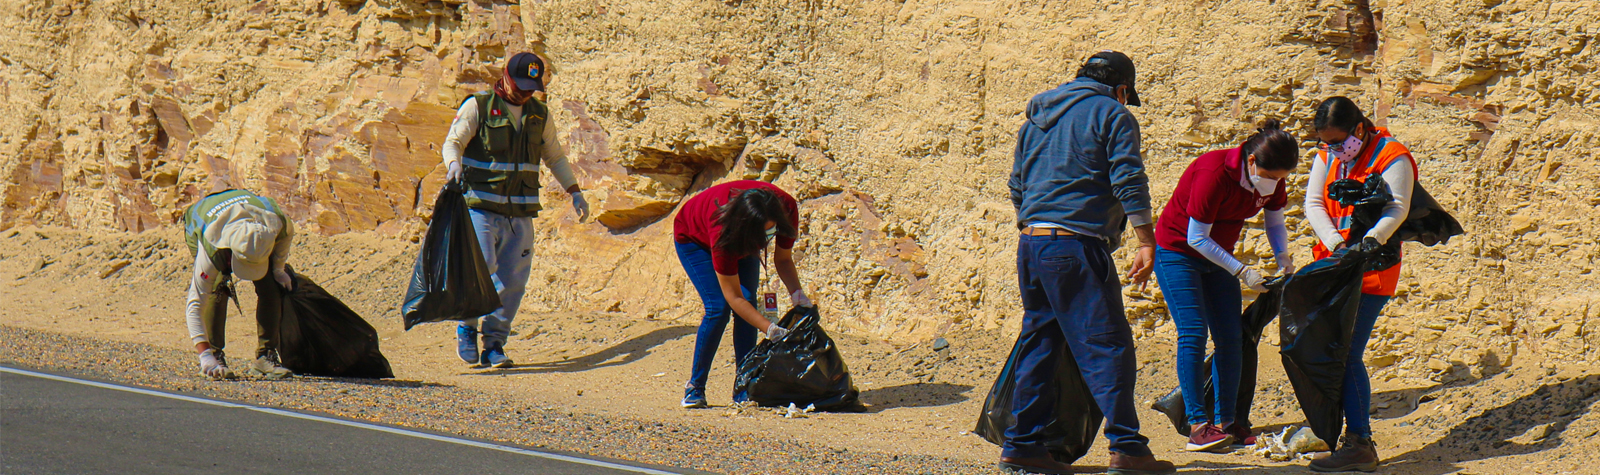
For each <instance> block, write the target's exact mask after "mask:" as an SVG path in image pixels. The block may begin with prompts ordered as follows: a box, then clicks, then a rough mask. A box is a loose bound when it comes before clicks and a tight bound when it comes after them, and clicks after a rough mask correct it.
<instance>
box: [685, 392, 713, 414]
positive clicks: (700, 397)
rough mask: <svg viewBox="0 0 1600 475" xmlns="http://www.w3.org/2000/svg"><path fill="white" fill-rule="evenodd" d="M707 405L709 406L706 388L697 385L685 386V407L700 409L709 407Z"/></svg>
mask: <svg viewBox="0 0 1600 475" xmlns="http://www.w3.org/2000/svg"><path fill="white" fill-rule="evenodd" d="M707 406H708V404H706V390H705V389H704V388H696V387H687V388H683V408H684V409H699V408H702V407H707Z"/></svg>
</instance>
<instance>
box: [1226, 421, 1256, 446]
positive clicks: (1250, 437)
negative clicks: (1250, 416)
mask: <svg viewBox="0 0 1600 475" xmlns="http://www.w3.org/2000/svg"><path fill="white" fill-rule="evenodd" d="M1224 431H1226V432H1227V433H1228V435H1231V436H1233V445H1256V436H1255V435H1254V434H1252V433H1251V432H1252V431H1251V430H1250V428H1249V427H1245V426H1244V425H1241V424H1228V428H1227V429H1224Z"/></svg>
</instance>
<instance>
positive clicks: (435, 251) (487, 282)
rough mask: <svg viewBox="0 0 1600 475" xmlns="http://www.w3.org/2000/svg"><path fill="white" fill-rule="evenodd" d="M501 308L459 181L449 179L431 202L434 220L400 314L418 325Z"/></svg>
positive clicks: (482, 313) (409, 326)
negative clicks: (436, 197)
mask: <svg viewBox="0 0 1600 475" xmlns="http://www.w3.org/2000/svg"><path fill="white" fill-rule="evenodd" d="M497 308H500V294H499V293H498V292H496V291H495V288H494V280H493V279H491V278H490V276H489V265H488V264H486V263H484V261H483V253H482V251H481V250H480V249H479V248H478V235H477V233H476V232H474V231H473V229H472V217H471V216H470V215H468V212H467V200H466V198H464V197H463V196H462V194H461V185H460V184H458V183H456V182H453V181H452V182H450V183H449V184H447V185H445V188H444V191H442V192H440V193H439V199H437V200H435V201H434V202H433V219H432V220H431V221H429V222H428V234H427V235H426V236H425V237H424V238H423V240H422V252H421V253H418V254H417V264H416V266H414V267H412V269H411V286H410V287H409V288H407V289H406V300H405V304H404V305H403V306H402V307H401V314H402V315H403V316H404V318H405V323H406V329H407V330H410V329H411V327H412V326H414V325H416V324H418V323H428V322H442V321H446V320H467V319H472V318H478V317H480V316H483V315H485V314H487V313H489V312H493V311H495V309H497Z"/></svg>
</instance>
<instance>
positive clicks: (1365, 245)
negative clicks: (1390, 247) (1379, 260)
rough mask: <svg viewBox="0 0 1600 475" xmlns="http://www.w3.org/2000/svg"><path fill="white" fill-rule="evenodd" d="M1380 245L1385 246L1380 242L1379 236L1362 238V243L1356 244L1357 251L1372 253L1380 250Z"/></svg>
mask: <svg viewBox="0 0 1600 475" xmlns="http://www.w3.org/2000/svg"><path fill="white" fill-rule="evenodd" d="M1380 247H1383V243H1380V242H1378V238H1375V237H1368V238H1366V239H1362V240H1361V244H1357V245H1356V248H1355V251H1356V252H1360V253H1363V254H1372V253H1374V252H1378V248H1380Z"/></svg>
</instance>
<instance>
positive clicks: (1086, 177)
mask: <svg viewBox="0 0 1600 475" xmlns="http://www.w3.org/2000/svg"><path fill="white" fill-rule="evenodd" d="M1015 160H1016V161H1015V163H1013V164H1012V167H1011V180H1010V182H1009V183H1008V184H1009V185H1010V188H1011V204H1012V205H1014V206H1016V208H1017V227H1019V228H1021V227H1024V226H1028V225H1031V224H1033V223H1048V224H1055V225H1058V226H1061V227H1063V228H1066V229H1067V230H1069V231H1072V232H1074V233H1078V234H1082V235H1087V236H1096V237H1100V238H1102V239H1105V240H1106V242H1107V243H1109V244H1110V245H1111V246H1110V247H1111V248H1112V249H1116V248H1117V247H1119V246H1120V245H1121V238H1122V231H1123V229H1125V228H1126V227H1127V224H1128V223H1129V222H1130V221H1131V222H1132V224H1133V225H1134V226H1143V225H1146V224H1150V223H1151V222H1152V221H1153V220H1152V219H1151V214H1150V185H1149V182H1150V179H1149V178H1148V177H1146V176H1145V174H1144V160H1143V159H1141V158H1140V156H1139V121H1138V120H1137V119H1135V118H1134V117H1133V113H1131V112H1128V108H1126V107H1123V105H1122V103H1120V102H1117V99H1116V97H1115V96H1113V95H1112V88H1111V86H1107V85H1105V84H1101V83H1100V82H1099V81H1095V80H1093V79H1089V78H1078V79H1077V80H1074V81H1072V82H1069V83H1066V84H1062V85H1060V86H1058V87H1056V88H1055V89H1051V90H1049V91H1045V92H1043V93H1040V94H1039V95H1037V96H1033V100H1031V101H1028V121H1027V122H1024V123H1023V124H1022V128H1021V130H1018V131H1017V149H1016V152H1015Z"/></svg>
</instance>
